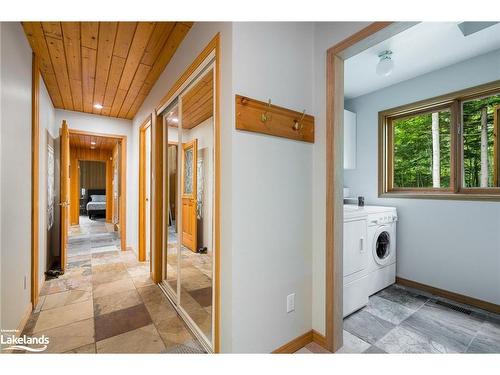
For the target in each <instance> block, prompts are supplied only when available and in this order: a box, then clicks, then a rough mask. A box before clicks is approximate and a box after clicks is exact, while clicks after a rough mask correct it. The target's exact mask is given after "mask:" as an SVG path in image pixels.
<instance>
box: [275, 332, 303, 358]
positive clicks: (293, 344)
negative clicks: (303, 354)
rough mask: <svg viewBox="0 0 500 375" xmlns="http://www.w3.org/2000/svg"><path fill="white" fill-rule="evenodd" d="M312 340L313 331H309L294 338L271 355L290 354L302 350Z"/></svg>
mask: <svg viewBox="0 0 500 375" xmlns="http://www.w3.org/2000/svg"><path fill="white" fill-rule="evenodd" d="M312 340H313V331H309V332H306V333H304V334H303V335H300V336H299V337H296V338H294V339H293V340H292V341H290V342H287V343H286V344H285V345H282V346H280V347H279V348H278V349H276V350H274V351H273V354H291V353H295V352H296V351H297V350H299V349H301V348H303V347H304V346H306V345H307V344H309V343H310V342H312Z"/></svg>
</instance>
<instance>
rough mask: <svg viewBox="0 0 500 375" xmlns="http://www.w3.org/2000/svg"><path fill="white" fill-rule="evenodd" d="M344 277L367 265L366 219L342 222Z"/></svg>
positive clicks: (361, 269)
mask: <svg viewBox="0 0 500 375" xmlns="http://www.w3.org/2000/svg"><path fill="white" fill-rule="evenodd" d="M343 264H344V277H346V276H349V275H352V274H354V273H357V272H361V271H363V270H364V269H365V268H366V267H367V265H368V251H367V246H366V221H365V220H356V221H348V222H344V262H343Z"/></svg>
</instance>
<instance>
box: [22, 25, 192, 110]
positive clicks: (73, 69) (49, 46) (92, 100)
mask: <svg viewBox="0 0 500 375" xmlns="http://www.w3.org/2000/svg"><path fill="white" fill-rule="evenodd" d="M191 26H192V22H23V28H24V32H25V33H26V36H27V37H28V40H29V43H30V45H31V48H32V49H33V51H34V52H35V53H36V54H37V55H38V57H39V58H40V70H41V74H42V77H43V79H44V82H45V85H46V86H47V89H48V91H49V95H50V97H51V99H52V103H53V104H54V107H55V108H61V109H67V110H71V111H80V112H86V113H94V114H97V115H103V116H111V117H120V118H127V119H132V118H133V117H134V115H135V114H136V113H137V111H138V110H139V108H140V106H141V104H142V103H143V101H144V99H145V98H146V96H147V95H148V93H149V92H150V90H151V88H152V87H153V85H154V83H155V82H156V80H157V79H158V77H159V76H160V74H161V72H163V69H165V66H166V65H167V64H168V62H169V61H170V59H171V58H172V56H173V55H174V53H175V51H176V50H177V48H178V47H179V45H180V44H181V42H182V40H183V39H184V37H185V36H186V34H187V33H188V31H189V29H190V28H191ZM95 105H102V106H103V107H102V109H101V108H96V107H95Z"/></svg>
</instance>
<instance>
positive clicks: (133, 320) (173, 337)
mask: <svg viewBox="0 0 500 375" xmlns="http://www.w3.org/2000/svg"><path fill="white" fill-rule="evenodd" d="M118 246H119V238H118V236H117V235H116V233H115V232H113V228H112V226H109V225H107V224H106V223H104V222H103V221H98V220H97V221H89V220H82V224H81V225H80V226H78V227H72V229H71V231H70V238H69V241H68V266H67V271H66V273H65V274H64V275H62V276H61V277H59V278H58V279H53V280H48V281H46V282H45V284H44V286H43V287H42V291H41V296H40V301H39V303H38V306H37V307H36V309H35V310H34V311H33V313H32V314H31V316H30V319H29V321H28V323H27V324H26V326H25V328H24V331H23V334H26V335H30V336H41V335H43V334H44V335H46V336H48V337H49V339H50V344H49V345H48V349H47V351H46V352H48V353H202V352H203V349H202V348H201V346H200V345H199V344H198V342H197V341H196V339H195V338H194V337H193V336H192V335H191V333H190V331H189V330H188V328H187V327H186V326H185V324H184V323H183V321H182V319H181V318H180V317H179V316H178V315H177V313H176V311H175V309H174V308H173V306H172V305H171V304H170V302H169V301H168V300H167V298H166V297H165V295H164V294H163V292H162V291H161V290H160V288H159V287H158V286H157V285H154V284H153V282H152V281H151V279H150V276H149V263H145V262H144V263H140V262H138V261H137V256H136V254H135V253H134V252H133V251H120V250H119V247H118Z"/></svg>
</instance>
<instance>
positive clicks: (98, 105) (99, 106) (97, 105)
mask: <svg viewBox="0 0 500 375" xmlns="http://www.w3.org/2000/svg"><path fill="white" fill-rule="evenodd" d="M94 108H96V109H102V104H99V103H96V104H94Z"/></svg>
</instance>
